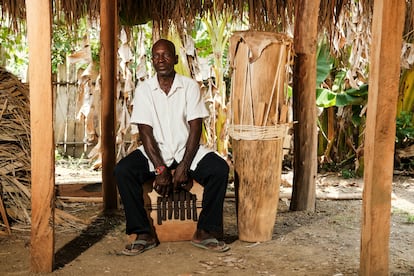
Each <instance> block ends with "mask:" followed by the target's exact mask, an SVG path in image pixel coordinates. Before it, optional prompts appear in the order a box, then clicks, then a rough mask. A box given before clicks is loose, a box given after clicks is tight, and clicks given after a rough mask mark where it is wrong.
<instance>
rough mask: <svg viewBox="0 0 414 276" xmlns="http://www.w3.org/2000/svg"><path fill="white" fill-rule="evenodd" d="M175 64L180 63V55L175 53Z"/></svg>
mask: <svg viewBox="0 0 414 276" xmlns="http://www.w3.org/2000/svg"><path fill="white" fill-rule="evenodd" d="M174 64H178V55H175V61H174Z"/></svg>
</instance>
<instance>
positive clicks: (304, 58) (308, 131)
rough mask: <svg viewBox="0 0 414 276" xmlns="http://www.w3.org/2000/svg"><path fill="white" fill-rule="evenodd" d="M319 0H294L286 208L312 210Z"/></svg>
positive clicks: (314, 171)
mask: <svg viewBox="0 0 414 276" xmlns="http://www.w3.org/2000/svg"><path fill="white" fill-rule="evenodd" d="M319 3H320V0H315V1H306V0H297V1H296V2H295V11H296V14H295V20H296V22H295V33H294V43H293V45H294V48H295V55H296V56H295V65H294V70H293V79H294V80H293V120H294V121H296V122H297V124H295V125H294V149H295V150H294V162H293V164H294V169H293V172H294V176H293V190H292V201H291V205H290V209H291V210H294V211H300V210H310V211H313V210H315V204H316V198H315V190H316V182H315V181H316V173H317V143H318V140H317V128H316V119H317V118H316V91H315V88H316V50H317V43H316V41H317V25H318V13H319Z"/></svg>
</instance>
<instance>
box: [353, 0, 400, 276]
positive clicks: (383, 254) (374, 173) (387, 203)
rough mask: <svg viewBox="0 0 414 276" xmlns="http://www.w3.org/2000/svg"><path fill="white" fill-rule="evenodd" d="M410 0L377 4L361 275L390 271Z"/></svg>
mask: <svg viewBox="0 0 414 276" xmlns="http://www.w3.org/2000/svg"><path fill="white" fill-rule="evenodd" d="M404 14H405V0H384V1H375V2H374V16H373V25H372V43H371V56H370V76H369V93H368V113H367V123H366V129H365V147H364V160H365V161H364V165H365V166H364V167H365V169H364V192H363V213H362V230H361V231H362V233H361V254H360V258H361V259H360V275H388V254H389V235H390V215H391V191H392V176H393V161H394V142H395V120H396V109H397V99H398V85H399V78H400V53H401V46H402V31H403V27H404V18H405V17H404V16H402V15H404Z"/></svg>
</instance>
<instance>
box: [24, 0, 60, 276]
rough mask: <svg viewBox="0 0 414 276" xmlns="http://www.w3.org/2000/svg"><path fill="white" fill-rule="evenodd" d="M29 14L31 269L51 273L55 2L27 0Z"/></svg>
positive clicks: (53, 176)
mask: <svg viewBox="0 0 414 276" xmlns="http://www.w3.org/2000/svg"><path fill="white" fill-rule="evenodd" d="M26 14H27V35H28V42H29V84H30V122H31V126H30V129H31V175H32V178H31V180H32V183H31V188H32V226H31V230H32V233H31V271H32V272H51V271H52V269H53V262H54V181H55V159H54V148H55V146H54V139H53V93H52V71H51V68H52V66H51V2H50V1H49V0H39V1H26Z"/></svg>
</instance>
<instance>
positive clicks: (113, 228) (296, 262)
mask: <svg viewBox="0 0 414 276" xmlns="http://www.w3.org/2000/svg"><path fill="white" fill-rule="evenodd" d="M291 177H292V174H291V173H288V174H284V175H282V179H283V181H282V187H281V192H280V195H281V196H280V199H279V207H278V212H277V217H276V223H275V225H274V234H273V238H272V240H270V241H268V242H262V243H247V242H243V241H240V240H238V237H237V221H236V215H235V214H236V210H235V206H236V205H235V200H234V198H231V197H230V198H227V199H226V201H225V213H224V217H225V221H224V231H225V240H226V242H227V243H229V244H230V246H231V250H230V251H228V252H226V253H212V252H207V251H203V250H202V249H198V248H195V247H193V246H192V245H191V244H190V243H189V242H166V243H161V244H160V245H159V246H158V247H156V248H155V249H152V250H149V251H147V252H145V253H144V254H141V255H139V256H134V257H128V256H121V255H119V252H120V251H121V250H122V248H123V247H124V245H125V243H126V236H125V234H124V231H125V223H124V217H123V212H122V210H120V211H118V212H116V213H114V214H112V215H108V216H103V215H102V214H101V213H100V211H101V209H102V205H101V204H100V203H72V204H66V205H65V207H64V209H65V211H67V212H70V213H71V214H73V215H75V216H77V217H80V218H82V219H85V218H86V219H88V220H89V221H90V223H89V224H87V225H85V226H83V227H78V226H77V227H59V226H57V227H56V229H55V244H56V246H55V247H56V248H55V252H56V254H55V265H56V268H55V270H54V271H53V273H51V274H53V275H173V276H178V275H181V276H184V275H187V276H188V275H199V274H201V275H336V276H338V275H358V271H359V256H360V230H361V207H362V200H361V191H362V185H363V181H362V179H347V180H344V179H341V178H339V177H337V176H335V175H332V174H328V175H319V176H318V179H317V198H318V199H317V205H316V210H315V212H308V211H298V212H292V211H289V193H290V189H291V187H290V184H291ZM338 198H349V199H346V200H345V199H338ZM392 206H393V207H392V217H391V235H390V246H389V247H390V248H389V271H390V275H414V221H413V220H414V179H412V178H411V177H403V176H395V177H394V183H393V195H392ZM0 229H1V228H0ZM29 246H30V229H28V227H24V226H19V225H13V233H12V235H11V236H0V275H34V274H33V273H30V251H29Z"/></svg>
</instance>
